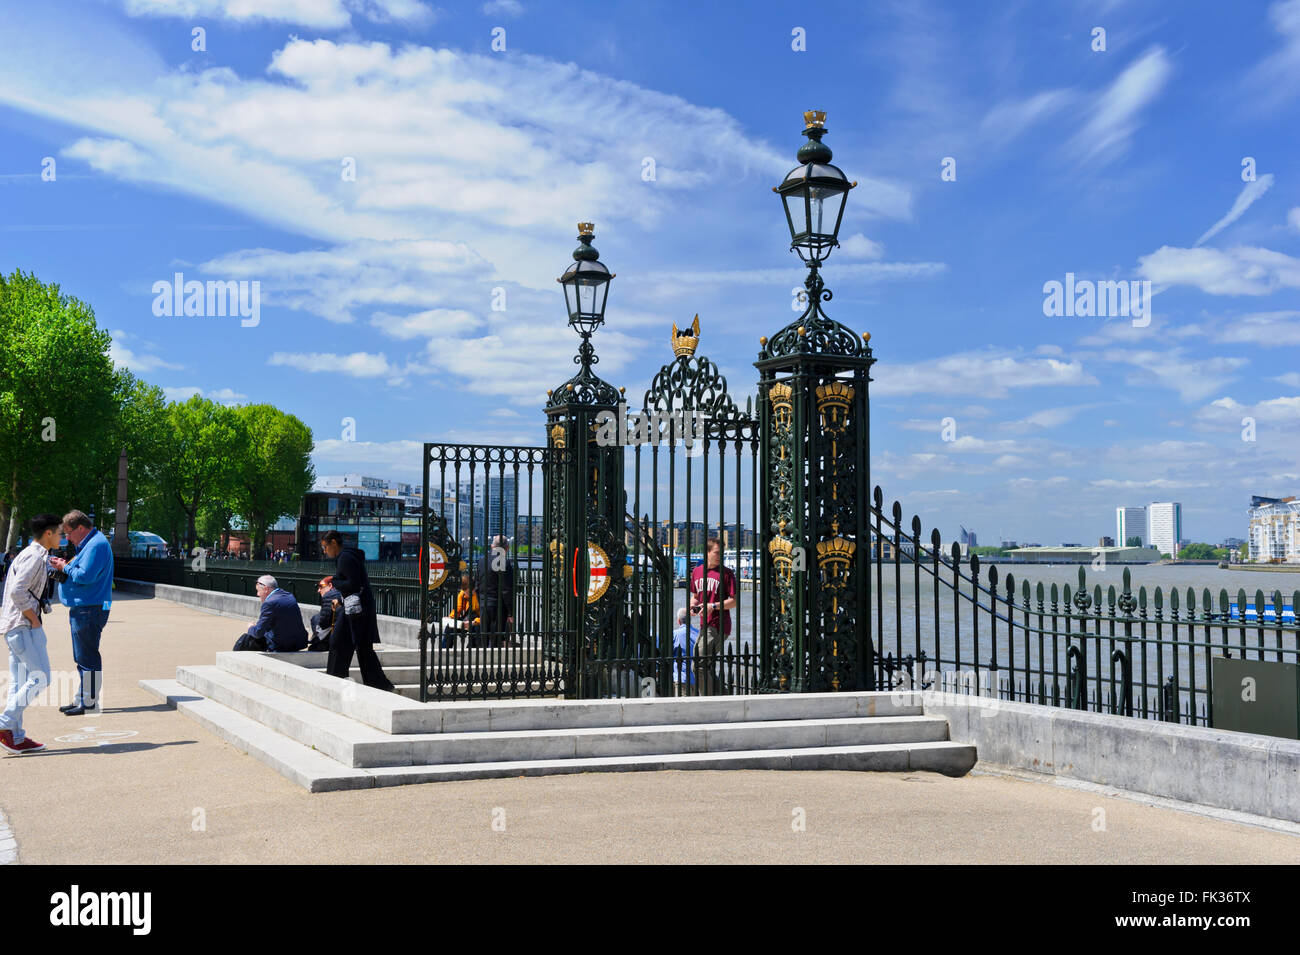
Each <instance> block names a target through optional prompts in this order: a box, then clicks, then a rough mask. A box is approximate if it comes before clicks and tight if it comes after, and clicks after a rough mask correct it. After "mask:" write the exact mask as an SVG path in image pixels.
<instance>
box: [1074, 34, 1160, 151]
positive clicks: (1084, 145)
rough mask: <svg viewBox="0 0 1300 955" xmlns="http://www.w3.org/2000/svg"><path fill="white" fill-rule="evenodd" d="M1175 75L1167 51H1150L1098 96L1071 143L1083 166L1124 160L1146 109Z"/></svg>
mask: <svg viewBox="0 0 1300 955" xmlns="http://www.w3.org/2000/svg"><path fill="white" fill-rule="evenodd" d="M1172 73H1173V65H1172V64H1171V63H1170V62H1169V57H1168V56H1167V55H1166V54H1165V51H1164V48H1163V47H1159V46H1155V47H1152V48H1151V49H1149V50H1147V51H1146V52H1145V53H1144V54H1142V56H1141V57H1139V58H1138V59H1137V60H1136V61H1135V62H1134V63H1132V64H1131V65H1130V66H1129V67H1128V68H1127V69H1125V70H1124V72H1123V73H1121V74H1120V75H1119V77H1117V78H1116V79H1115V81H1114V82H1113V83H1111V84H1110V86H1108V87H1106V89H1105V90H1104V91H1103V92H1102V93H1101V94H1100V96H1098V97H1097V101H1096V104H1095V105H1094V106H1093V109H1092V114H1091V116H1090V117H1089V118H1088V121H1087V123H1085V124H1084V127H1083V128H1082V129H1081V130H1079V132H1078V133H1077V134H1076V135H1075V136H1074V138H1073V139H1071V140H1070V149H1071V152H1072V153H1073V154H1074V156H1075V157H1076V158H1077V159H1078V160H1079V161H1080V162H1082V163H1109V162H1113V161H1114V160H1116V159H1119V158H1120V157H1122V156H1123V155H1124V154H1125V153H1126V152H1127V151H1128V148H1129V144H1130V140H1131V139H1132V138H1133V134H1134V133H1135V132H1136V131H1137V129H1138V128H1139V127H1140V126H1141V113H1142V110H1143V109H1145V108H1146V107H1147V106H1149V105H1150V104H1151V103H1152V102H1154V101H1155V99H1156V97H1157V96H1159V95H1160V93H1161V91H1162V90H1163V89H1164V88H1165V84H1166V83H1167V82H1168V81H1169V77H1170V76H1171V75H1172Z"/></svg>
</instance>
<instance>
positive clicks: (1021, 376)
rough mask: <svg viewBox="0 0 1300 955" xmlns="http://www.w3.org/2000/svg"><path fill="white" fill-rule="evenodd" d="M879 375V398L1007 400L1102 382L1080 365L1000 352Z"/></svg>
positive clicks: (894, 367) (893, 367) (880, 370)
mask: <svg viewBox="0 0 1300 955" xmlns="http://www.w3.org/2000/svg"><path fill="white" fill-rule="evenodd" d="M873 372H874V373H875V374H876V376H877V379H878V380H877V382H876V384H875V385H873V386H872V389H871V393H872V396H873V397H877V396H878V397H886V396H891V395H913V394H949V395H969V394H981V395H984V396H986V397H990V398H1000V397H1005V396H1006V395H1007V394H1008V390H1009V389H1013V388H1036V387H1044V386H1053V385H1056V386H1060V385H1095V384H1097V379H1096V378H1094V377H1092V375H1089V374H1088V373H1087V372H1085V371H1084V370H1083V365H1082V364H1081V363H1079V362H1077V361H1061V360H1059V359H1056V358H1021V357H1016V356H1014V355H1007V354H1002V353H999V352H995V351H987V352H962V353H959V354H956V355H948V356H946V357H944V358H936V359H932V360H930V361H924V362H917V363H915V364H911V365H908V364H901V363H899V364H884V363H881V364H880V365H878V366H876V368H875V369H873Z"/></svg>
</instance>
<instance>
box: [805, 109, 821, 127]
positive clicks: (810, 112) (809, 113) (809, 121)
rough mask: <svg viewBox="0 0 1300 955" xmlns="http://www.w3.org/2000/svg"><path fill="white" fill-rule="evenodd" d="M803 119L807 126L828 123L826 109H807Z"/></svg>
mask: <svg viewBox="0 0 1300 955" xmlns="http://www.w3.org/2000/svg"><path fill="white" fill-rule="evenodd" d="M803 121H804V125H806V126H821V127H825V125H826V110H824V109H806V110H804V111H803Z"/></svg>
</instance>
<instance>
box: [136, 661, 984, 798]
mask: <svg viewBox="0 0 1300 955" xmlns="http://www.w3.org/2000/svg"><path fill="white" fill-rule="evenodd" d="M140 686H141V687H143V688H144V689H146V690H148V691H149V692H150V693H152V694H154V695H155V696H157V697H158V698H159V699H162V700H164V701H166V702H168V703H170V704H171V705H173V706H175V707H177V709H179V710H180V711H181V712H183V713H185V714H186V715H187V716H190V717H191V718H193V719H194V720H196V721H197V722H198V723H199V724H200V725H202V726H204V727H205V728H206V729H208V730H209V731H210V732H212V733H214V734H216V735H217V736H219V737H221V738H222V739H224V740H226V741H227V742H229V743H230V744H231V745H233V746H235V747H236V748H238V749H240V750H241V751H243V752H246V753H248V754H249V755H251V756H253V757H255V758H256V759H259V760H261V761H262V762H264V763H267V764H268V765H270V766H272V767H273V768H275V769H276V770H277V771H278V772H280V773H281V774H282V775H284V776H286V777H288V778H289V779H292V780H294V781H295V782H296V783H298V784H299V785H301V786H303V787H304V788H306V789H308V790H309V791H311V792H326V791H331V790H341V789H365V788H369V787H372V786H395V785H403V784H409V783H424V782H437V781H443V780H455V779H490V778H500V777H509V776H548V775H556V774H562V773H580V772H634V771H660V770H667V769H681V770H687V769H713V770H721V769H780V770H831V769H835V770H855V771H863V770H876V771H895V772H939V773H944V774H945V775H950V776H961V775H964V774H965V773H966V772H968V771H969V770H970V769H971V767H972V766H974V764H975V758H976V754H975V748H974V747H973V746H970V745H967V744H960V743H952V742H942V741H936V742H921V743H882V744H871V745H862V746H822V747H807V748H797V749H779V750H760V751H743V750H742V751H733V752H720V753H711V752H706V753H677V754H667V755H665V754H650V755H634V756H593V757H575V758H571V759H551V760H547V759H541V760H506V761H500V762H478V763H461V764H444V765H439V766H386V767H378V768H356V767H348V766H343V765H342V764H340V763H339V762H337V761H336V760H333V759H331V758H330V757H329V756H326V755H325V754H323V753H321V752H319V751H317V750H313V749H311V748H310V747H309V746H307V745H304V744H302V743H299V742H296V741H294V740H292V739H289V738H288V737H286V736H284V735H282V734H280V733H277V732H276V731H275V730H273V729H271V728H270V727H268V726H265V725H263V724H261V723H259V722H257V721H256V720H253V719H251V718H249V717H247V716H244V715H243V714H241V713H238V712H236V711H235V710H233V709H231V708H230V707H228V706H224V705H223V704H221V703H218V702H216V701H215V700H211V699H204V698H202V697H201V696H199V695H198V694H196V693H195V691H194V690H192V689H190V688H187V687H185V686H182V685H181V684H180V683H178V682H177V681H175V680H142V681H140Z"/></svg>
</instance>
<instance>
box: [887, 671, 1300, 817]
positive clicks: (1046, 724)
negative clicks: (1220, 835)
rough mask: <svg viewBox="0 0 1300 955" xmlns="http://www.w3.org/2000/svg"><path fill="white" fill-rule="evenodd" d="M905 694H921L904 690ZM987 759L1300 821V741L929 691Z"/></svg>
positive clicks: (936, 707)
mask: <svg viewBox="0 0 1300 955" xmlns="http://www.w3.org/2000/svg"><path fill="white" fill-rule="evenodd" d="M900 696H904V697H907V696H911V694H908V693H901V694H900ZM920 697H921V703H922V706H923V707H924V708H925V713H926V715H927V716H931V715H933V716H945V717H947V719H948V726H949V733H950V735H951V738H952V739H953V740H954V741H956V742H961V743H973V744H974V745H975V748H976V751H977V752H978V753H979V762H980V764H981V765H983V764H986V763H987V764H992V765H994V766H1005V767H1008V768H1011V769H1018V770H1028V771H1030V772H1036V773H1045V774H1048V775H1052V776H1058V777H1062V778H1068V779H1074V780H1080V781H1082V782H1089V783H1098V784H1100V785H1104V786H1113V787H1115V788H1116V789H1125V790H1129V791H1131V792H1138V793H1146V794H1148V795H1151V796H1161V797H1164V798H1166V799H1178V800H1181V801H1183V802H1190V803H1196V804H1198V805H1202V806H1213V807H1216V808H1219V809H1231V810H1235V811H1237V812H1246V813H1252V814H1254V815H1257V816H1265V817H1268V818H1270V819H1285V820H1287V821H1290V822H1300V741H1297V740H1291V739H1280V738H1276V737H1272V736H1256V735H1254V734H1252V733H1235V732H1232V731H1229V730H1216V729H1207V728H1204V727H1199V726H1183V725H1181V724H1178V723H1163V722H1159V721H1156V720H1146V719H1137V718H1134V717H1128V716H1112V715H1110V714H1106V713H1088V712H1084V711H1082V710H1070V709H1060V708H1057V707H1051V706H1040V705H1038V704H1034V703H1012V702H1008V701H1005V700H994V699H988V698H980V697H975V696H965V695H962V694H954V693H936V692H932V691H927V692H924V693H921V694H920Z"/></svg>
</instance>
